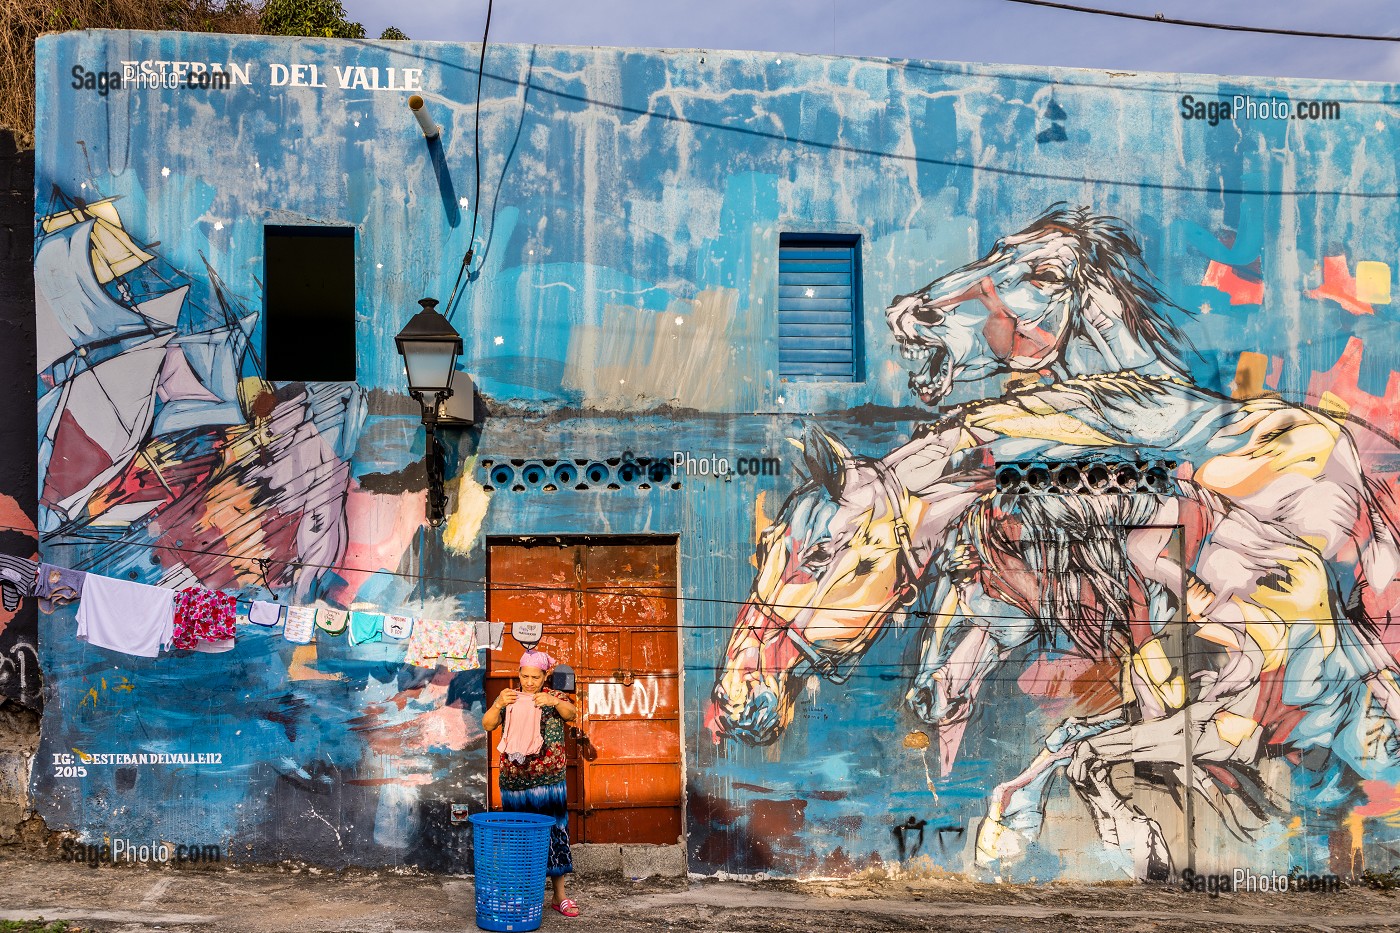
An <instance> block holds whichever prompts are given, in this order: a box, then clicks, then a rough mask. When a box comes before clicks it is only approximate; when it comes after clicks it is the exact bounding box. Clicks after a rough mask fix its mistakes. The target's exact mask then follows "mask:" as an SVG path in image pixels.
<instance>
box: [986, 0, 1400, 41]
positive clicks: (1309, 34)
mask: <svg viewBox="0 0 1400 933" xmlns="http://www.w3.org/2000/svg"><path fill="white" fill-rule="evenodd" d="M1006 2H1007V3H1023V4H1025V5H1026V6H1039V7H1047V8H1049V9H1052V10H1067V11H1069V12H1071V13H1093V14H1095V15H1098V16H1112V17H1117V18H1119V19H1135V20H1139V21H1141V22H1144V23H1166V24H1167V25H1169V26H1194V27H1196V28H1198V29H1221V30H1225V31H1228V32H1253V33H1261V34H1263V35H1270V36H1298V37H1302V38H1306V39H1350V40H1354V41H1359V42H1400V36H1375V35H1362V34H1359V33H1351V32H1313V31H1311V30H1306V29H1282V28H1275V27H1270V26H1241V25H1238V24H1235V23H1214V22H1208V21H1205V20H1194V19H1174V18H1172V17H1170V16H1163V15H1162V14H1161V13H1153V14H1151V15H1148V14H1146V13H1128V12H1125V11H1123V10H1103V9H1099V8H1097V7H1091V6H1077V5H1075V4H1073V3H1057V2H1054V0H1006Z"/></svg>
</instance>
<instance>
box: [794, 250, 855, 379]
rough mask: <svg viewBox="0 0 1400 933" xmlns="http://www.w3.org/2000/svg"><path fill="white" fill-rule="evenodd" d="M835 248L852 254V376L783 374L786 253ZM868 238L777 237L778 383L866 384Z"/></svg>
mask: <svg viewBox="0 0 1400 933" xmlns="http://www.w3.org/2000/svg"><path fill="white" fill-rule="evenodd" d="M833 246H838V247H843V248H845V249H848V250H849V251H850V257H851V285H850V289H851V296H850V315H851V374H850V376H849V377H846V376H835V375H832V374H830V373H790V374H785V373H783V371H782V366H783V363H782V353H783V340H784V338H783V336H782V316H783V306H782V305H783V298H782V262H783V251H784V250H785V249H801V248H803V247H815V248H830V247H833ZM864 252H865V237H864V235H863V234H862V233H861V232H858V231H851V232H842V231H833V230H822V231H817V230H800V229H786V230H783V231H782V232H780V233H779V234H778V251H777V260H778V265H777V268H776V270H775V271H776V273H777V282H776V283H775V297H774V308H775V309H776V321H777V334H776V337H777V360H776V365H775V367H774V371H775V372H776V373H777V376H778V381H779V382H783V383H791V384H805V385H812V384H825V385H859V384H861V383H864V382H865V314H864V289H863V282H862V269H863V266H864Z"/></svg>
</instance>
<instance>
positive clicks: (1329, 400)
mask: <svg viewBox="0 0 1400 933" xmlns="http://www.w3.org/2000/svg"><path fill="white" fill-rule="evenodd" d="M1317 407H1318V408H1321V409H1322V410H1323V411H1325V412H1327V414H1329V415H1331V416H1333V417H1334V418H1345V417H1346V416H1347V415H1349V414H1351V406H1350V405H1348V404H1347V403H1346V402H1345V401H1343V400H1342V399H1341V397H1340V396H1336V395H1333V394H1332V393H1331V392H1326V391H1324V392H1323V393H1322V397H1321V398H1319V399H1318V400H1317Z"/></svg>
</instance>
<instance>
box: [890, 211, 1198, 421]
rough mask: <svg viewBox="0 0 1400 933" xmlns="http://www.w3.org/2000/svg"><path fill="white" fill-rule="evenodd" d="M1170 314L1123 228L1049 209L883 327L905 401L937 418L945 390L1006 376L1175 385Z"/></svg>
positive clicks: (1178, 343)
mask: <svg viewBox="0 0 1400 933" xmlns="http://www.w3.org/2000/svg"><path fill="white" fill-rule="evenodd" d="M1169 308H1174V305H1172V303H1171V301H1170V300H1169V299H1168V298H1167V297H1166V296H1165V295H1164V294H1162V292H1161V290H1160V289H1159V288H1158V286H1157V283H1156V282H1155V281H1154V280H1153V278H1152V275H1151V273H1150V272H1149V271H1148V269H1147V267H1146V265H1145V264H1144V263H1143V259H1142V248H1141V246H1140V245H1139V244H1138V242H1137V239H1136V238H1135V237H1134V236H1133V234H1132V232H1131V231H1130V230H1129V229H1128V228H1127V227H1126V226H1125V225H1124V224H1123V223H1122V222H1121V221H1118V220H1116V219H1114V218H1111V217H1101V216H1096V215H1094V214H1092V213H1091V212H1090V211H1089V210H1088V209H1087V208H1069V207H1066V206H1065V205H1063V204H1057V205H1054V206H1053V207H1052V208H1050V210H1048V211H1046V212H1045V213H1044V214H1042V215H1041V216H1040V217H1038V218H1036V219H1035V220H1034V221H1032V222H1031V223H1030V224H1029V225H1027V226H1026V227H1025V228H1024V229H1022V230H1021V231H1019V232H1017V233H1013V234H1011V235H1009V236H1005V237H1002V238H1001V239H998V240H997V241H996V243H995V244H993V246H992V248H991V250H990V251H989V252H988V253H987V254H986V255H984V256H982V257H981V258H980V259H977V260H976V261H974V262H971V263H968V264H967V265H965V266H963V267H962V268H960V269H957V270H955V271H953V272H950V273H948V274H947V275H945V276H942V277H941V278H938V279H935V280H934V281H932V282H930V283H929V284H927V285H925V286H924V287H923V288H921V289H919V290H918V291H916V292H912V293H910V294H907V295H900V296H898V297H896V298H895V299H894V300H893V301H892V302H890V306H889V308H888V309H887V310H886V311H885V319H886V322H887V323H888V324H889V327H890V330H891V331H893V333H894V336H895V340H896V342H897V343H898V344H899V348H900V351H901V353H902V354H903V355H904V357H905V358H906V359H909V360H910V361H912V362H914V363H916V364H917V368H915V369H914V370H912V371H911V372H910V374H909V387H910V389H911V390H913V392H914V394H915V395H916V396H918V398H919V400H920V401H921V402H923V403H924V404H925V405H929V406H937V405H938V404H940V403H941V402H942V401H943V400H944V399H945V398H946V397H947V396H948V394H949V393H950V392H951V391H952V388H953V384H954V382H971V381H974V380H978V379H982V378H985V377H988V376H994V375H998V374H1001V373H1008V372H1015V371H1021V372H1038V371H1040V370H1049V371H1051V372H1052V373H1054V374H1055V375H1057V376H1078V375H1086V374H1089V373H1114V372H1123V371H1128V370H1131V371H1135V372H1138V373H1140V374H1142V375H1150V376H1183V375H1184V374H1185V366H1184V365H1183V363H1182V360H1181V356H1180V354H1181V351H1182V349H1183V348H1184V347H1186V346H1188V344H1187V341H1186V338H1185V337H1184V336H1183V335H1182V333H1181V331H1180V330H1179V329H1178V327H1177V326H1176V325H1175V324H1174V323H1172V321H1171V319H1170V318H1169V317H1167V316H1166V315H1165V314H1164V313H1163V312H1164V311H1165V310H1166V309H1169ZM1175 310H1177V311H1180V309H1179V308H1176V309H1175Z"/></svg>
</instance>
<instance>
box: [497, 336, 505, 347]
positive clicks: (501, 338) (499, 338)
mask: <svg viewBox="0 0 1400 933" xmlns="http://www.w3.org/2000/svg"><path fill="white" fill-rule="evenodd" d="M505 342H506V338H504V337H497V338H496V346H498V347H499V346H500V345H501V344H503V343H505Z"/></svg>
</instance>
